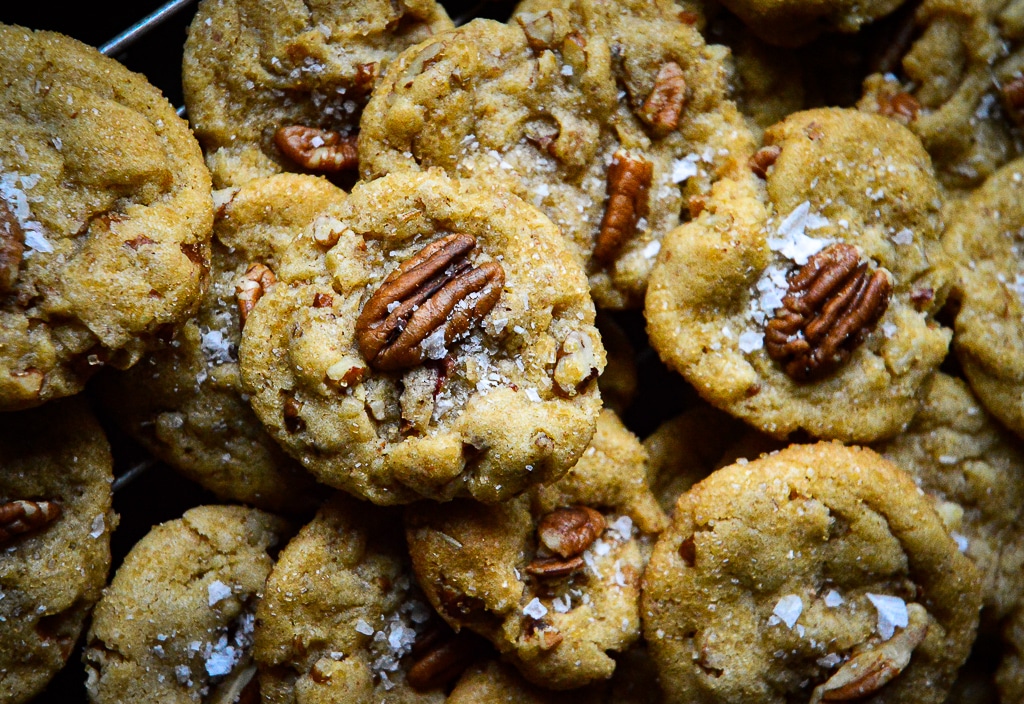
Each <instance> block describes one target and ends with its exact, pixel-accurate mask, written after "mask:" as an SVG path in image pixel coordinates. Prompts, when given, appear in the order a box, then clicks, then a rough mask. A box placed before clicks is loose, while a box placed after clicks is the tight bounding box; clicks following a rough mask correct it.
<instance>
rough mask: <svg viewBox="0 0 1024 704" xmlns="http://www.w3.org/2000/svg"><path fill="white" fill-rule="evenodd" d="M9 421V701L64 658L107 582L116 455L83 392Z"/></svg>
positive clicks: (5, 566)
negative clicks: (112, 453)
mask: <svg viewBox="0 0 1024 704" xmlns="http://www.w3.org/2000/svg"><path fill="white" fill-rule="evenodd" d="M3 420H4V424H3V427H2V429H0V464H2V467H3V469H2V471H0V594H2V595H3V597H2V598H0V702H3V704H17V703H19V702H28V701H30V700H32V698H33V697H35V696H36V695H37V694H39V693H40V692H41V691H42V690H43V688H44V687H45V686H46V684H47V682H49V681H50V678H52V677H53V676H54V675H55V674H56V673H57V671H58V670H60V669H61V668H62V667H64V665H65V663H66V662H67V660H68V657H69V656H70V655H71V651H72V649H73V648H74V646H75V642H76V641H77V640H78V636H79V634H80V633H81V632H82V628H83V627H84V626H85V620H86V618H87V617H88V615H89V611H90V610H91V609H92V606H93V604H94V603H96V600H97V599H99V597H100V591H101V590H102V589H103V585H104V584H105V583H106V581H107V571H108V570H109V569H110V533H111V531H113V530H114V527H115V526H116V525H117V515H116V514H115V513H114V512H113V511H112V510H111V507H110V501H111V494H110V483H111V482H112V481H113V479H114V477H113V474H112V472H111V469H112V467H113V459H112V458H111V456H110V446H109V445H108V444H107V440H106V438H105V437H104V435H103V431H102V429H101V428H100V426H99V424H98V423H97V422H96V419H95V418H94V417H93V415H92V412H91V411H90V410H89V408H88V406H87V405H86V404H85V402H84V401H82V400H81V399H68V400H65V401H55V402H53V403H51V404H48V405H47V406H46V407H45V408H41V409H36V410H31V411H22V412H19V413H6V414H4V415H3Z"/></svg>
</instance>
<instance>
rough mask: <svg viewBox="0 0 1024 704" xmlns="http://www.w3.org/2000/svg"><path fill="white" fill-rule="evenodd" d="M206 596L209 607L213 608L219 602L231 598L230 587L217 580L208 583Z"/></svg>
mask: <svg viewBox="0 0 1024 704" xmlns="http://www.w3.org/2000/svg"><path fill="white" fill-rule="evenodd" d="M206 594H207V597H208V598H209V602H210V606H213V605H214V604H216V603H217V602H219V601H223V600H224V599H227V598H228V597H229V596H231V587H229V586H228V585H226V584H224V582H222V581H220V580H219V579H217V580H214V581H213V582H210V584H209V585H208V586H207V587H206Z"/></svg>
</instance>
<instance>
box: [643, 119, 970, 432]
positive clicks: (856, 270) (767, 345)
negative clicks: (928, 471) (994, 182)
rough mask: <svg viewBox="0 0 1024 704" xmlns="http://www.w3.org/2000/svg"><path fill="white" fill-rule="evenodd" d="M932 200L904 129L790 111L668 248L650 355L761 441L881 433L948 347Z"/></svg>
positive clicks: (908, 413) (943, 273)
mask: <svg viewBox="0 0 1024 704" xmlns="http://www.w3.org/2000/svg"><path fill="white" fill-rule="evenodd" d="M865 144H870V145H873V146H872V147H871V148H870V149H865V148H864V145H865ZM754 172H756V173H754ZM762 175H763V178H762ZM941 204H942V201H941V199H940V194H939V189H938V185H937V183H936V181H935V178H934V174H933V172H932V170H931V166H930V162H929V160H928V155H927V154H926V153H925V152H924V150H923V149H922V148H921V145H920V142H919V141H918V139H917V138H916V137H914V135H913V134H912V133H911V132H910V131H909V130H907V129H906V128H905V127H902V126H901V125H899V124H897V123H895V122H893V121H891V120H886V119H884V118H881V117H878V116H873V115H866V114H864V113H861V112H858V111H856V110H849V109H846V110H844V109H838V108H823V109H817V110H808V111H804V112H800V113H796V114H795V115H792V116H790V117H789V118H787V119H786V120H785V121H783V122H781V123H779V124H778V125H776V126H774V127H771V128H769V129H768V130H767V131H766V132H765V146H764V147H763V148H762V149H761V150H759V151H758V153H757V156H756V157H755V158H754V159H753V160H752V161H751V173H749V174H748V175H745V176H744V178H742V179H723V180H722V181H720V182H719V183H718V184H716V185H715V187H714V189H713V191H712V194H711V197H710V198H709V199H708V201H707V204H706V207H705V209H704V210H703V211H702V212H701V214H700V216H699V217H698V218H697V219H696V220H694V221H692V222H690V223H687V224H686V225H683V226H681V227H679V228H677V229H676V230H674V231H672V232H671V233H670V235H669V236H668V237H666V239H665V245H664V247H663V248H662V252H661V254H660V255H659V257H658V264H657V266H656V267H655V270H654V272H653V273H652V275H651V285H650V288H649V290H648V294H647V303H646V308H645V315H646V317H647V330H648V333H649V335H650V338H651V344H652V346H653V347H654V348H655V349H656V350H657V351H658V353H659V354H660V356H661V358H662V360H663V361H664V362H665V363H666V364H668V365H669V366H670V367H672V368H674V369H676V370H677V371H679V372H680V373H682V375H683V376H684V377H685V378H686V379H687V380H688V381H689V382H690V383H692V384H693V385H694V386H695V387H696V389H697V391H698V392H699V393H700V394H701V396H703V397H704V398H705V399H706V400H707V401H709V402H710V403H711V404H712V405H714V406H716V407H717V408H720V409H723V410H725V411H727V412H729V413H730V414H732V415H734V416H737V417H739V418H742V419H743V420H744V421H746V422H748V423H750V424H751V425H753V426H754V427H755V428H757V429H759V430H761V431H763V432H765V433H768V434H770V435H773V436H776V437H779V438H785V437H787V436H788V435H789V434H790V433H793V432H794V431H796V430H798V429H802V430H804V431H806V432H808V433H810V434H811V435H813V436H815V437H820V438H829V439H833V438H835V439H841V440H844V441H858V442H863V441H871V440H876V439H880V438H883V437H887V436H892V435H894V434H896V433H897V432H899V430H900V429H902V428H903V427H904V426H905V425H906V424H907V423H908V422H909V421H910V419H911V417H912V416H913V415H914V413H915V412H916V410H917V408H918V406H919V394H920V392H921V388H922V384H923V383H924V382H925V381H926V380H927V379H928V377H929V376H930V375H931V374H932V372H934V370H935V369H936V368H937V367H938V365H939V363H940V362H941V361H942V359H943V358H944V357H945V355H946V351H947V348H948V343H949V338H950V333H949V331H948V330H946V329H944V328H942V327H941V326H939V325H938V324H937V323H936V322H935V320H934V317H933V313H934V312H936V310H937V309H938V307H939V304H940V303H941V302H942V300H943V298H944V295H945V292H946V287H947V282H948V279H949V268H948V265H947V263H946V260H945V258H944V257H943V253H942V249H941V247H940V246H939V235H940V233H941V231H942V219H941V217H940V207H941Z"/></svg>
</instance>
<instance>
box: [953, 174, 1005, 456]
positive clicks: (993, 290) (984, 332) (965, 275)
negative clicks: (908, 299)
mask: <svg viewBox="0 0 1024 704" xmlns="http://www.w3.org/2000/svg"><path fill="white" fill-rule="evenodd" d="M1022 180H1024V159H1018V160H1016V161H1013V162H1011V163H1009V164H1007V165H1006V166H1004V167H1003V168H1001V169H1000V170H999V171H997V172H996V173H995V174H993V175H992V176H991V177H990V178H989V179H988V180H986V181H985V183H984V184H983V185H982V186H981V187H980V188H978V189H977V190H976V191H975V192H974V193H972V194H971V195H970V197H968V198H965V199H963V200H961V201H958V202H956V203H954V204H953V205H951V206H950V208H949V214H948V220H949V226H948V227H947V228H946V233H945V235H944V236H943V240H942V243H943V247H944V248H945V250H946V252H947V253H948V255H949V257H950V259H951V260H952V261H953V262H954V264H955V265H956V274H957V283H956V289H955V296H954V297H955V298H956V299H957V302H958V312H957V314H956V320H955V322H954V325H953V330H954V332H953V350H954V352H955V353H956V356H957V359H958V360H959V361H960V365H961V367H962V368H963V370H964V374H965V375H966V376H967V379H968V381H969V382H970V384H971V388H972V389H973V390H974V393H976V394H977V395H978V398H979V399H981V402H982V403H983V404H985V407H986V408H987V409H988V410H989V411H990V412H991V413H992V415H994V416H995V417H996V418H998V419H999V420H1000V421H1001V422H1003V423H1005V424H1006V426H1007V427H1009V428H1010V429H1011V430H1013V431H1014V432H1015V433H1016V434H1017V435H1020V436H1024V403H1022V402H1021V392H1022V390H1024V320H1022V316H1024V253H1022V252H1021V237H1022V233H1024V230H1022V228H1024V206H1022V204H1021V199H1020V193H1021V190H1022V189H1021V183H1022Z"/></svg>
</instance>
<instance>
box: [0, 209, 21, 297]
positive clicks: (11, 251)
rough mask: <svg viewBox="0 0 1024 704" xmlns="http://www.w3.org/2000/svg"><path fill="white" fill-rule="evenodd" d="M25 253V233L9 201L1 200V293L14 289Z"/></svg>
mask: <svg viewBox="0 0 1024 704" xmlns="http://www.w3.org/2000/svg"><path fill="white" fill-rule="evenodd" d="M24 252H25V231H24V230H22V229H21V223H19V222H18V219H17V218H16V217H14V212H13V211H11V208H10V206H8V205H7V201H5V200H4V199H3V198H0V293H7V292H8V291H10V290H11V289H13V288H14V282H15V281H17V280H18V270H19V269H20V268H21V256H22V254H23V253H24Z"/></svg>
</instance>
